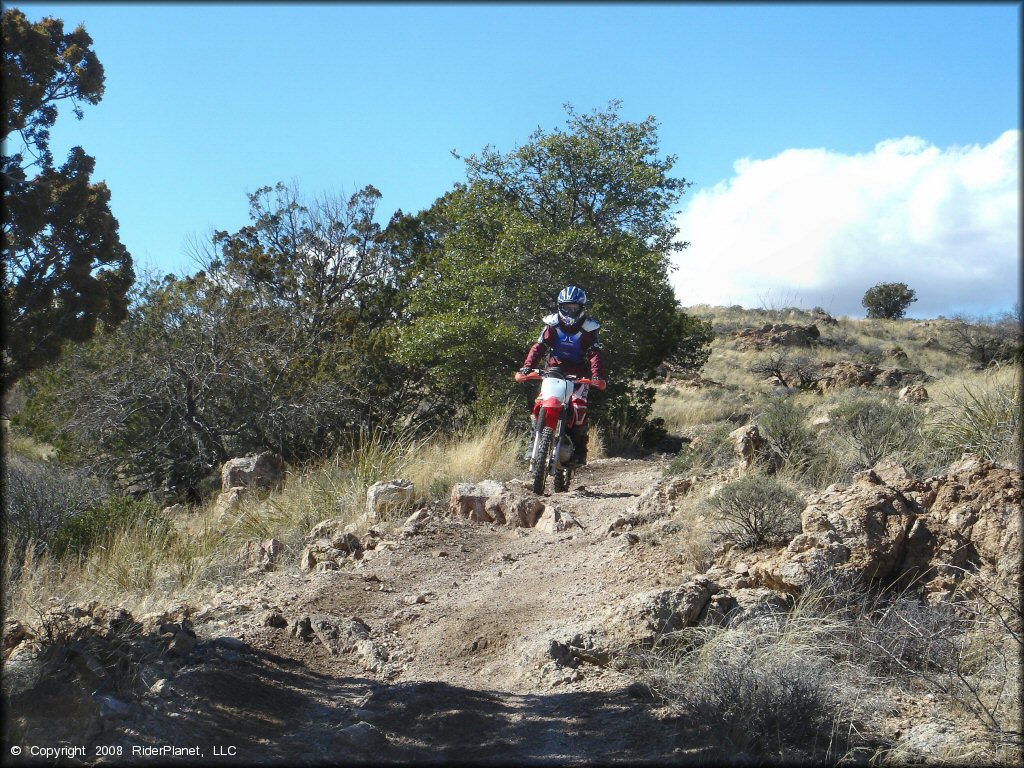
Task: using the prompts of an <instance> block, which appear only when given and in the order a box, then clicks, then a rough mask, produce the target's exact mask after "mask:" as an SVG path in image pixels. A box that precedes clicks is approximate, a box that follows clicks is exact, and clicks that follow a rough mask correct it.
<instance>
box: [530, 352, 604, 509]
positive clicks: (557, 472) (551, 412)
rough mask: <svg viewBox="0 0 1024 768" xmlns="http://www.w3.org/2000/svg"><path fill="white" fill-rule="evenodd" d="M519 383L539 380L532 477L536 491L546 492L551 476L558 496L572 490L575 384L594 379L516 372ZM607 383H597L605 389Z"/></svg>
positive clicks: (552, 372)
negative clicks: (545, 486)
mask: <svg viewBox="0 0 1024 768" xmlns="http://www.w3.org/2000/svg"><path fill="white" fill-rule="evenodd" d="M515 380H516V381H517V382H520V383H522V382H526V381H540V382H541V385H540V394H539V395H538V396H537V399H536V401H535V402H534V404H533V416H532V421H533V431H532V433H531V450H530V477H531V478H532V480H533V492H534V493H537V494H542V493H544V484H545V483H546V482H547V476H548V475H551V476H552V478H553V480H552V486H553V488H554V491H555V492H556V493H558V492H560V491H567V490H569V481H570V480H571V479H572V471H573V467H572V466H570V465H569V462H570V460H571V459H572V455H573V452H574V450H575V446H574V445H573V442H572V438H571V437H569V434H568V432H569V430H570V429H571V428H572V427H573V426H574V425H575V418H576V412H575V409H574V408H573V407H572V404H571V402H570V400H571V399H572V393H573V389H574V388H575V385H576V384H595V382H594V381H593V380H592V379H587V378H582V377H576V376H572V375H566V374H564V373H562V372H561V371H560V370H558V369H557V368H548V369H547V370H546V371H544V373H543V374H542V373H541V372H540V371H539V370H537V369H533V370H532V371H531V372H530V373H525V374H524V373H516V375H515ZM603 385H604V382H603V381H601V382H600V383H597V384H596V386H599V387H600V388H601V389H604V386H603Z"/></svg>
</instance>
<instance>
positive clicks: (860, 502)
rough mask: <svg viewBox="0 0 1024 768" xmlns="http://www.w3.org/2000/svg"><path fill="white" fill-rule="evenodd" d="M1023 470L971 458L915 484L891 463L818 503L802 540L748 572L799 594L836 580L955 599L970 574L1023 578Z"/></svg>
mask: <svg viewBox="0 0 1024 768" xmlns="http://www.w3.org/2000/svg"><path fill="white" fill-rule="evenodd" d="M1021 500H1022V490H1021V475H1020V472H1019V471H1016V470H1013V469H1008V468H1005V467H999V466H997V465H995V464H993V463H992V462H990V461H985V460H982V459H979V458H976V457H972V456H965V457H964V458H963V459H962V460H961V461H959V462H957V463H956V464H954V465H953V466H952V467H950V470H949V472H948V473H947V474H946V475H941V476H936V477H931V478H927V479H925V480H918V479H914V478H913V477H912V476H911V475H910V474H909V473H908V472H907V471H906V469H904V468H903V467H901V466H898V465H894V464H890V463H884V464H881V465H879V466H877V467H875V468H874V469H872V470H868V471H865V472H861V473H859V474H858V475H857V476H856V477H855V479H854V482H853V484H852V485H851V486H850V487H848V488H846V487H837V486H830V487H829V488H828V489H826V490H825V491H824V492H823V493H820V494H816V495H814V496H812V497H811V498H810V500H809V503H808V505H807V507H806V508H805V509H804V511H803V513H802V515H801V523H802V533H800V534H799V535H798V536H796V537H795V538H794V539H793V540H792V541H791V542H790V544H789V546H787V547H786V548H785V549H784V550H782V551H780V552H773V553H771V554H768V555H767V556H765V557H764V558H763V559H761V560H759V561H758V562H756V563H754V564H753V565H752V566H751V569H750V575H751V578H752V581H753V582H754V583H756V584H759V585H762V586H767V587H770V588H772V589H776V590H779V591H782V592H788V593H794V594H795V593H799V592H800V591H802V590H803V589H804V588H805V587H806V586H808V585H809V584H810V583H812V582H814V581H815V580H817V579H819V578H822V577H825V576H826V575H828V574H830V573H834V574H836V575H839V576H850V577H853V578H856V579H862V580H865V581H869V582H871V581H882V582H891V581H895V580H902V582H905V583H907V584H909V583H911V582H913V583H917V584H922V585H923V587H924V589H925V592H926V593H927V595H928V596H929V599H931V600H940V599H944V598H946V597H948V596H949V595H950V594H951V593H952V592H953V591H954V590H955V589H957V588H958V587H960V586H961V585H962V584H963V583H964V581H965V580H969V578H970V577H971V575H972V574H983V575H986V576H990V577H993V578H996V579H998V580H1000V581H1001V582H1004V583H1005V584H1009V585H1013V584H1016V583H1017V582H1018V580H1019V579H1020V575H1021V574H1020V557H1019V553H1020V540H1021V517H1020V507H1021Z"/></svg>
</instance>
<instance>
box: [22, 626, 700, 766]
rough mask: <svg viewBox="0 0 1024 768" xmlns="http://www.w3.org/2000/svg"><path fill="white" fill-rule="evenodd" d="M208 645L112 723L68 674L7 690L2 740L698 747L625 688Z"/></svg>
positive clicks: (346, 758) (156, 759)
mask: <svg viewBox="0 0 1024 768" xmlns="http://www.w3.org/2000/svg"><path fill="white" fill-rule="evenodd" d="M202 646H203V647H202V648H199V649H198V650H197V652H196V654H194V655H193V656H190V659H189V661H190V663H189V664H188V665H187V666H185V667H184V668H182V669H181V670H180V672H179V673H178V674H177V675H175V676H174V677H173V678H171V679H170V681H169V684H168V686H167V689H166V690H165V691H164V692H163V693H162V694H159V695H158V694H154V693H146V694H143V695H141V696H139V697H138V698H136V699H133V700H130V701H129V702H128V703H129V704H130V705H131V709H132V712H131V713H130V714H128V715H125V716H123V717H119V718H118V719H113V720H111V719H109V718H101V717H100V716H99V707H98V706H97V705H96V704H95V703H94V702H93V701H91V699H90V692H89V691H88V690H86V689H85V687H84V686H83V684H82V682H81V681H80V680H77V679H75V678H74V677H73V675H63V676H58V677H59V679H58V677H52V676H51V677H48V678H46V679H45V680H41V681H40V682H39V684H38V685H35V686H32V687H30V688H28V689H26V690H24V691H21V692H19V693H18V694H17V695H16V696H14V697H8V698H7V701H6V702H5V703H6V704H7V715H8V718H5V719H7V720H8V722H7V723H5V729H4V730H5V734H4V735H5V741H6V743H8V744H23V745H27V744H36V745H38V746H50V747H57V748H59V747H60V746H62V745H64V744H67V745H75V744H82V745H85V746H86V756H85V759H84V760H83V762H84V763H85V764H89V763H92V762H96V759H95V757H94V753H95V748H96V746H99V745H105V746H108V747H109V746H120V747H121V754H120V756H119V757H118V756H117V755H114V756H113V759H111V758H105V759H104V761H103V762H104V763H105V764H124V765H129V764H131V765H138V764H140V763H143V764H145V765H147V766H152V765H158V764H164V763H166V764H174V765H183V764H189V765H207V764H214V763H236V764H237V763H245V764H251V763H257V764H280V765H285V764H287V765H339V764H341V765H346V764H371V763H372V764H378V765H379V764H395V763H411V762H415V763H417V764H421V763H426V764H459V765H466V764H487V765H500V764H515V765H523V764H559V765H563V764H580V763H590V764H594V763H599V764H603V763H620V764H629V765H636V764H642V763H664V762H672V763H674V764H685V763H693V762H696V758H697V757H698V753H699V752H700V750H696V751H695V750H692V749H691V750H684V749H679V747H680V745H681V744H682V741H681V739H682V738H683V736H684V730H685V729H684V728H683V726H682V724H680V723H679V722H677V721H673V720H671V719H668V720H666V719H659V718H658V717H656V716H655V711H654V709H653V708H652V707H651V706H650V704H649V702H644V701H639V700H637V699H636V698H634V697H632V696H630V694H629V693H628V692H627V691H626V690H625V689H622V690H615V691H609V692H586V691H569V690H566V691H562V692H552V693H549V694H539V695H538V694H531V695H523V694H513V693H508V692H503V691H491V690H478V689H472V688H466V687H461V686H456V685H450V684H447V683H443V682H433V681H408V682H398V683H393V684H387V683H382V682H379V681H376V680H372V679H369V678H362V677H352V676H333V675H330V674H321V673H316V672H313V671H311V670H309V669H308V668H307V667H305V666H304V665H303V664H301V663H300V662H297V661H294V660H292V659H287V658H283V657H280V656H277V655H275V654H272V653H267V652H264V651H259V650H255V649H251V648H248V647H246V648H244V649H243V650H241V651H233V650H225V649H223V648H220V647H217V646H214V645H212V644H202ZM68 701H74V702H76V706H74V707H70V708H69V707H68V706H66V703H67V702H68ZM62 702H63V703H64V704H65V705H62V704H61V703H62ZM12 723H13V724H14V725H12ZM167 746H172V747H192V746H195V747H198V749H199V751H200V753H201V756H196V755H189V754H184V755H174V754H173V753H167V752H164V753H160V752H159V750H161V749H166V747H167ZM138 750H143V751H142V752H141V753H140V752H139V751H138ZM25 757H26V758H28V757H29V756H28V755H25ZM37 762H38V761H37ZM12 764H13V763H12ZM20 764H32V762H31V761H30V760H26V762H24V763H20ZM49 764H52V761H50V763H49Z"/></svg>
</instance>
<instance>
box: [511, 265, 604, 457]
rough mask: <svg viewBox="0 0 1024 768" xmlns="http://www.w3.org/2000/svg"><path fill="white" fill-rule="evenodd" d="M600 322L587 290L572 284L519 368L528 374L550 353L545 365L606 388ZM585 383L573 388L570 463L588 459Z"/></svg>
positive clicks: (586, 388)
mask: <svg viewBox="0 0 1024 768" xmlns="http://www.w3.org/2000/svg"><path fill="white" fill-rule="evenodd" d="M600 327H601V324H600V323H599V322H597V321H596V320H594V319H593V318H589V317H587V294H586V292H585V291H584V290H583V289H582V288H580V287H579V286H576V285H570V286H568V287H567V288H565V289H564V290H563V291H562V292H561V293H559V294H558V311H557V312H555V313H553V314H550V315H547V316H546V317H545V318H544V330H543V331H541V334H540V338H539V339H537V341H536V343H535V344H534V345H533V346H532V347H530V351H529V352H528V353H527V355H526V361H525V362H524V363H523V367H522V368H521V369H520V370H519V372H520V373H523V374H527V373H529V372H530V370H531V369H533V368H540V367H541V365H540V363H541V361H542V360H543V359H544V357H545V355H546V356H547V358H548V359H547V365H546V367H549V368H554V367H557V368H559V369H560V370H561V371H562V373H564V374H569V375H573V376H581V377H586V376H587V375H588V374H589V377H590V378H591V380H593V382H594V386H595V387H597V388H598V389H602V390H603V389H604V388H605V379H604V358H603V357H602V356H601V343H600V341H598V337H597V331H598V329H599V328H600ZM588 391H589V387H588V386H587V385H586V384H577V385H576V386H575V387H574V389H573V394H572V400H571V402H572V406H573V409H574V410H575V417H576V424H575V426H574V427H573V428H572V429H571V430H570V431H569V437H570V438H571V439H572V442H573V446H574V450H573V455H572V459H571V461H570V464H572V465H583V464H586V463H587V441H588V435H587V432H588V430H589V428H590V424H589V423H588V422H587V393H588Z"/></svg>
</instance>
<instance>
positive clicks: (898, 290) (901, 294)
mask: <svg viewBox="0 0 1024 768" xmlns="http://www.w3.org/2000/svg"><path fill="white" fill-rule="evenodd" d="M915 301H917V299H916V298H915V297H914V291H913V289H911V288H908V287H907V284H906V283H878V284H877V285H875V286H873V287H871V288H868V289H867V291H865V292H864V298H862V299H861V301H860V303H861V305H862V306H863V307H864V308H865V309H867V311H868V317H872V318H879V319H883V320H897V319H899V318H901V317H903V316H904V315H905V314H906V313H907V307H909V306H910V305H911V304H912V303H913V302H915Z"/></svg>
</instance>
